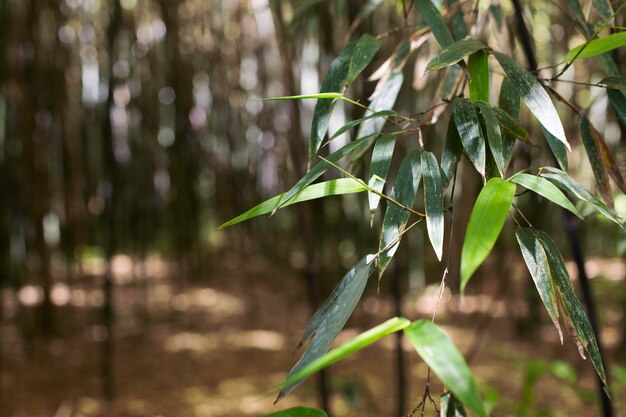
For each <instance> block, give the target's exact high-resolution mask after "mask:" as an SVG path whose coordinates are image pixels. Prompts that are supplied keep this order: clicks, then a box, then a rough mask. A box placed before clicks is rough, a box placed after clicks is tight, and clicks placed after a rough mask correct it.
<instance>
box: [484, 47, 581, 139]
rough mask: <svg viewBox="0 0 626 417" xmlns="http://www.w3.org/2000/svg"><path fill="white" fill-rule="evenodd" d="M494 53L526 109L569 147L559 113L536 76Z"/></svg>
mask: <svg viewBox="0 0 626 417" xmlns="http://www.w3.org/2000/svg"><path fill="white" fill-rule="evenodd" d="M494 55H495V57H496V59H497V60H498V62H499V63H500V65H501V66H502V69H503V70H504V72H505V73H506V76H507V77H508V78H509V79H510V80H511V85H512V86H513V87H514V88H515V89H516V91H517V93H518V94H519V95H520V97H521V98H522V100H524V103H526V106H528V109H529V110H530V111H531V113H532V114H534V115H535V117H536V118H537V120H539V123H541V125H542V126H543V127H545V128H546V129H547V130H548V132H550V133H551V134H552V135H553V136H554V137H556V138H557V139H558V140H560V141H561V142H563V144H564V145H565V146H566V147H567V149H568V150H569V149H570V146H569V143H568V142H567V139H566V138H565V131H564V130H563V125H562V124H561V119H560V118H559V114H558V113H557V111H556V108H555V107H554V104H552V100H550V96H548V93H547V92H546V90H545V89H544V88H543V87H542V86H541V84H539V81H537V78H535V77H534V76H533V75H532V74H530V73H529V72H528V71H526V70H525V69H524V68H522V67H521V66H520V65H519V64H518V63H517V62H515V61H514V60H512V59H511V58H509V57H508V56H506V55H504V54H501V53H499V52H494Z"/></svg>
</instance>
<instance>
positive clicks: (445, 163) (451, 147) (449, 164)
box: [441, 117, 463, 187]
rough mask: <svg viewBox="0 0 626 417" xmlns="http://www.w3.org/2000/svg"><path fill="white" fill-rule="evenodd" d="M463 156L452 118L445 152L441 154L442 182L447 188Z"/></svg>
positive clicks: (444, 148) (445, 140) (451, 118)
mask: <svg viewBox="0 0 626 417" xmlns="http://www.w3.org/2000/svg"><path fill="white" fill-rule="evenodd" d="M462 154H463V144H462V143H461V138H460V137H459V132H458V131H457V128H456V125H455V124H454V117H450V121H449V122H448V131H447V133H446V138H445V139H444V141H443V151H442V152H441V180H442V183H443V185H444V186H445V187H447V186H448V185H449V184H450V181H452V177H453V176H454V173H455V172H456V167H457V165H458V163H459V160H460V159H461V155H462Z"/></svg>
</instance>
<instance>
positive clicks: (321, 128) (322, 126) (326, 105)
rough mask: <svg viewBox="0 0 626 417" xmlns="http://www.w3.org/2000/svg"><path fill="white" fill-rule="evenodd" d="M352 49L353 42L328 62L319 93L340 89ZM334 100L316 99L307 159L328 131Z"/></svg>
mask: <svg viewBox="0 0 626 417" xmlns="http://www.w3.org/2000/svg"><path fill="white" fill-rule="evenodd" d="M353 49H354V43H350V44H348V45H347V46H346V47H345V48H343V50H342V51H341V52H340V53H339V56H338V57H337V58H335V59H334V60H333V62H332V63H331V64H330V68H329V69H328V72H327V73H326V77H325V78H324V81H323V82H322V86H321V88H320V93H328V92H333V91H341V90H342V89H343V86H344V84H345V83H346V77H347V76H348V68H349V66H350V58H351V56H352V51H353ZM336 103H337V101H336V100H318V101H317V103H316V105H315V110H314V111H313V120H312V122H311V134H310V136H309V160H312V159H313V157H314V156H315V154H316V153H317V151H318V150H319V148H320V146H321V145H322V141H323V140H324V136H325V135H326V132H327V131H328V122H329V121H330V116H331V114H332V112H333V109H334V108H335V104H336Z"/></svg>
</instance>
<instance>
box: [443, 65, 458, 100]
mask: <svg viewBox="0 0 626 417" xmlns="http://www.w3.org/2000/svg"><path fill="white" fill-rule="evenodd" d="M462 74H463V72H462V71H461V67H459V66H458V65H452V66H450V67H448V70H447V71H446V76H445V77H444V78H443V83H442V85H441V97H442V98H444V99H448V100H452V94H453V93H454V91H453V90H454V88H455V87H456V86H457V83H458V80H459V78H460V77H461V75H462Z"/></svg>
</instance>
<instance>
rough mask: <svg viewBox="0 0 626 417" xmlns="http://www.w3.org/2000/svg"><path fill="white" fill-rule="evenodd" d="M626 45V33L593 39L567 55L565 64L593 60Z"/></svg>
mask: <svg viewBox="0 0 626 417" xmlns="http://www.w3.org/2000/svg"><path fill="white" fill-rule="evenodd" d="M624 45H626V32H618V33H614V34H611V35H607V36H604V37H602V38H597V39H593V40H591V41H588V42H586V43H584V44H582V45H578V46H577V47H575V48H573V49H571V50H570V51H569V52H568V53H567V55H565V62H572V61H573V60H574V59H585V58H591V57H593V56H597V55H601V54H603V53H605V52H610V51H612V50H614V49H617V48H621V47H622V46H624Z"/></svg>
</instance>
